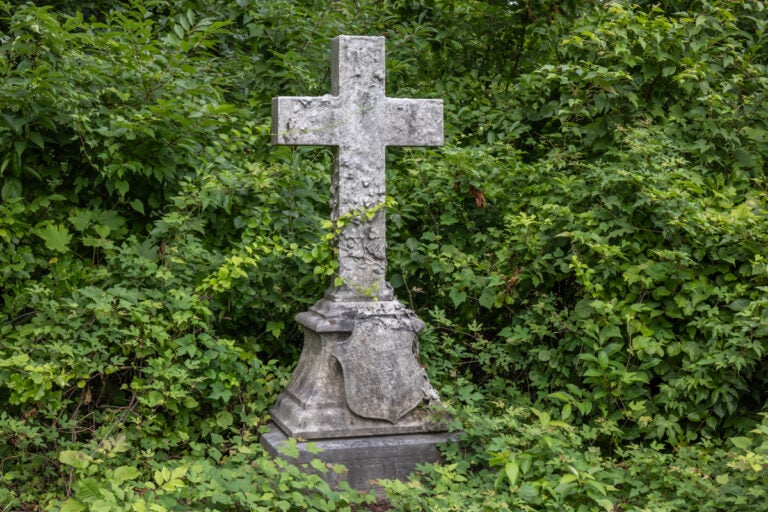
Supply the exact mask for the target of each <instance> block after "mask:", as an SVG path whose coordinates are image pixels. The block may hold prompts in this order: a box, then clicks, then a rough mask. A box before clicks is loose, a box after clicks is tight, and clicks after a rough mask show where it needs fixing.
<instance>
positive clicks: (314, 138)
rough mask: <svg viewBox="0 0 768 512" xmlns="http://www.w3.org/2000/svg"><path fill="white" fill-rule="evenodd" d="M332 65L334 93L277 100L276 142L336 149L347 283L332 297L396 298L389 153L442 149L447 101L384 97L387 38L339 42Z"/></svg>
mask: <svg viewBox="0 0 768 512" xmlns="http://www.w3.org/2000/svg"><path fill="white" fill-rule="evenodd" d="M331 67H332V75H331V76H332V79H331V89H332V94H329V95H325V96H321V97H278V98H274V99H273V100H272V143H273V144H284V145H286V144H287V145H307V146H336V147H338V153H337V155H336V159H335V163H334V169H333V179H332V185H331V217H332V220H333V221H334V222H337V223H340V224H343V227H342V228H341V230H340V233H339V235H338V236H337V239H336V244H337V247H338V259H339V277H340V278H341V279H342V281H343V283H344V284H343V285H342V286H340V287H338V288H332V289H331V290H329V296H330V297H331V298H333V299H334V300H344V301H370V300H392V299H393V298H394V296H393V294H392V288H391V287H390V286H389V284H388V283H387V282H386V280H385V274H386V269H387V259H386V253H385V250H386V224H385V223H386V221H385V213H384V200H385V182H384V177H385V172H384V171H385V148H386V147H387V146H439V145H442V144H443V102H442V100H431V99H430V100H421V99H419V100H417V99H401V98H388V97H386V95H385V88H384V76H385V54H384V38H383V37H353V36H339V37H336V38H334V39H333V43H332V51H331ZM369 215H370V216H371V218H370V219H369V218H368V217H369Z"/></svg>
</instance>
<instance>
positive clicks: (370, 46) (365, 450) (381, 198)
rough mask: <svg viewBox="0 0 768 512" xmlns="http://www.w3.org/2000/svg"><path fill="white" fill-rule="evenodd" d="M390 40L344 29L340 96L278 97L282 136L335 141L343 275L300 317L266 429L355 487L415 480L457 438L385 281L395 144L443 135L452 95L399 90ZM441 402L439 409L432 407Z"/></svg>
mask: <svg viewBox="0 0 768 512" xmlns="http://www.w3.org/2000/svg"><path fill="white" fill-rule="evenodd" d="M384 46H385V40H384V38H383V37H356V36H338V37H336V38H334V39H333V41H332V46H331V68H332V75H331V89H332V91H331V92H332V93H331V94H327V95H325V96H320V97H277V98H274V99H273V100H272V143H273V144H281V145H308V146H335V147H337V148H338V149H337V154H336V157H335V161H334V168H333V175H332V180H331V217H332V219H331V220H332V221H333V222H334V223H335V225H336V226H337V236H336V240H335V244H336V248H337V250H338V261H339V269H338V278H337V279H336V280H335V282H334V283H333V284H332V285H331V286H330V287H329V288H328V290H327V291H326V293H325V297H324V298H323V299H321V300H320V301H319V302H317V303H316V304H315V305H314V306H312V307H311V308H310V309H309V311H306V312H304V313H300V314H299V315H297V317H296V320H297V322H299V324H301V325H302V326H303V327H304V336H305V338H304V348H303V350H302V353H301V357H300V359H299V363H298V365H297V367H296V369H295V370H294V373H293V376H292V379H291V383H290V384H289V386H288V388H287V389H286V390H285V391H284V392H283V393H282V394H281V395H280V396H279V397H278V399H277V402H276V404H275V406H274V407H273V408H272V410H271V414H272V420H273V421H274V423H275V424H276V425H277V427H279V428H273V429H272V430H271V432H269V433H268V434H266V435H265V436H263V438H262V444H263V445H264V446H265V447H266V448H267V450H268V451H270V452H271V453H272V454H273V455H278V454H279V446H280V444H282V443H284V442H285V441H286V439H287V437H293V438H296V439H298V440H300V441H301V442H300V443H299V449H300V453H301V455H300V458H299V462H306V461H307V460H309V459H311V458H312V457H314V456H315V455H312V454H310V453H308V452H306V450H304V448H303V443H305V442H306V441H313V442H314V444H315V445H316V446H317V447H318V448H320V449H321V450H323V451H322V452H321V453H320V454H319V455H317V456H318V457H319V458H320V459H321V460H324V461H326V462H332V463H342V464H345V465H346V466H347V467H349V468H350V472H349V474H348V477H347V479H348V480H349V482H350V484H351V485H352V486H353V487H358V488H365V487H367V486H368V485H369V481H370V480H371V479H376V478H404V477H405V476H407V474H408V473H409V472H410V471H412V470H413V469H414V468H415V465H416V464H418V463H423V462H434V461H436V460H437V459H438V458H439V453H438V451H437V449H436V447H435V446H436V444H438V443H441V442H445V441H446V439H447V438H448V434H446V433H445V431H446V424H445V420H446V417H445V414H444V413H441V411H440V409H439V406H438V407H435V404H439V397H438V394H437V392H436V391H435V390H434V389H433V388H432V386H431V384H430V382H429V379H428V378H427V374H426V372H425V371H424V370H423V368H422V367H421V366H420V365H419V362H418V342H417V335H418V333H419V332H420V331H421V329H422V328H423V326H424V324H423V323H422V322H421V320H419V319H418V318H417V317H416V315H415V314H414V313H413V312H412V311H410V310H409V309H407V308H405V307H404V306H403V305H402V304H401V303H400V302H398V301H397V299H396V298H395V296H394V293H393V291H392V287H391V286H390V285H389V283H387V281H386V269H387V259H386V213H385V198H386V192H385V151H386V147H387V146H439V145H442V144H443V104H442V100H435V99H407V98H388V97H387V96H386V94H385V88H384V79H385V47H384ZM429 405H432V407H429Z"/></svg>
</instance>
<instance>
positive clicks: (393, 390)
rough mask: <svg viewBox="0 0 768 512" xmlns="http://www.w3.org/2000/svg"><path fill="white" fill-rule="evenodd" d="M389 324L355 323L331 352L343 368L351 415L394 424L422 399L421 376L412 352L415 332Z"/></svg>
mask: <svg viewBox="0 0 768 512" xmlns="http://www.w3.org/2000/svg"><path fill="white" fill-rule="evenodd" d="M388 320H390V321H384V320H383V319H382V318H376V317H374V318H366V319H360V320H358V322H357V323H356V324H355V327H354V329H353V330H352V335H351V336H350V337H349V338H348V339H347V340H346V341H345V342H343V343H339V344H338V345H336V347H335V348H334V349H333V352H332V354H333V356H334V357H335V358H336V359H337V360H338V361H339V363H340V364H341V369H342V373H343V375H344V391H345V393H346V398H347V405H348V406H349V408H350V409H351V410H352V412H354V413H355V414H357V415H359V416H363V417H364V418H374V419H382V420H388V421H390V422H392V423H395V422H397V420H399V419H400V418H402V417H403V416H405V415H406V414H408V413H409V412H410V411H412V410H413V409H415V408H416V406H418V405H419V403H420V402H421V401H422V399H423V396H424V392H423V390H422V387H423V383H424V372H423V370H422V369H421V367H420V366H419V363H418V362H417V361H416V356H415V355H414V354H413V342H414V341H415V338H416V333H415V332H413V331H412V330H411V329H409V328H408V327H407V324H406V325H402V324H399V322H397V321H394V319H388Z"/></svg>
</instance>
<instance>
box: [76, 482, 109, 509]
mask: <svg viewBox="0 0 768 512" xmlns="http://www.w3.org/2000/svg"><path fill="white" fill-rule="evenodd" d="M72 489H74V491H75V494H76V495H77V497H78V498H80V499H81V500H83V501H85V502H86V503H92V502H94V501H96V500H99V499H101V498H102V497H103V496H102V494H101V486H100V485H99V482H98V481H97V480H96V479H95V478H84V479H82V480H78V481H77V482H75V483H74V485H72Z"/></svg>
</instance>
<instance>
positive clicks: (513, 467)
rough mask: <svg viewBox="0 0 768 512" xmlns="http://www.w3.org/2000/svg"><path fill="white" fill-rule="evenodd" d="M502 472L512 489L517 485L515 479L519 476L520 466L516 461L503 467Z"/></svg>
mask: <svg viewBox="0 0 768 512" xmlns="http://www.w3.org/2000/svg"><path fill="white" fill-rule="evenodd" d="M504 472H505V473H506V474H507V479H508V480H509V486H510V487H514V486H515V484H516V483H517V477H518V476H519V475H520V465H519V464H518V463H517V461H516V460H513V461H510V462H507V463H506V464H505V465H504Z"/></svg>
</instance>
